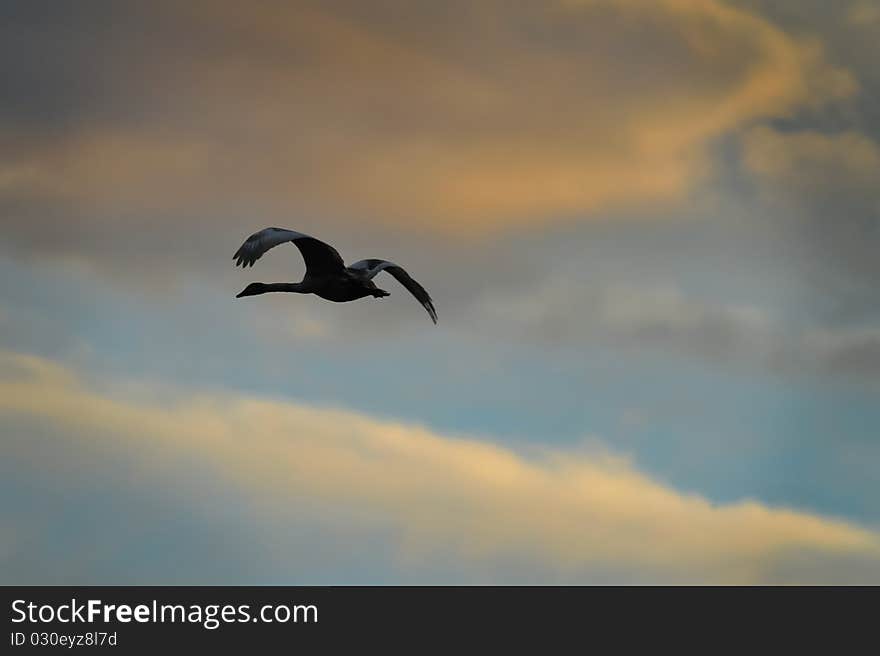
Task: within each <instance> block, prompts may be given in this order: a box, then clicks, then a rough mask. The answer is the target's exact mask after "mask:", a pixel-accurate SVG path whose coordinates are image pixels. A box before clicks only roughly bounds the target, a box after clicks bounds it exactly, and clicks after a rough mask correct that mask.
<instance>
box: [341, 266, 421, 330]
mask: <svg viewBox="0 0 880 656" xmlns="http://www.w3.org/2000/svg"><path fill="white" fill-rule="evenodd" d="M348 268H349V269H351V270H352V271H354V272H356V273H358V274H360V275H361V276H363V277H364V278H366V279H367V280H371V279H372V278H374V277H375V276H376V274H378V273H379V272H380V271H387V272H388V273H390V274H391V275H392V276H394V277H395V278H397V281H398V282H399V283H400V284H401V285H403V286H404V287H406V288H407V289H408V290H409V293H410V294H412V295H413V296H415V297H416V299H417V300H418V301H419V303H421V304H422V305H423V306H424V308H425V309H426V310H427V311H428V314H429V315H430V316H431V321H433V322H434V323H437V310H435V309H434V302H433V301H432V300H431V296H430V294H428V292H427V291H426V290H425V288H424V287H422V286H421V285H420V284H419V283H418V282H416V281H415V280H413V279H412V278H410V275H409V274H408V273H407V272H406V271H405V270H404V268H403V267H401V266H398V265H396V264H395V263H394V262H389V261H388V260H361V261H360V262H355V263H354V264H352V265H351V266H350V267H348Z"/></svg>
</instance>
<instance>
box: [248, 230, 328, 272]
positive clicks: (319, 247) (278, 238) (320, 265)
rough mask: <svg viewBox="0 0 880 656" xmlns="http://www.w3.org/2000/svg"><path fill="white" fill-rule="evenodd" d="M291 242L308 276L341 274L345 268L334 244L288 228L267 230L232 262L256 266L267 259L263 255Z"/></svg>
mask: <svg viewBox="0 0 880 656" xmlns="http://www.w3.org/2000/svg"><path fill="white" fill-rule="evenodd" d="M288 241H292V242H293V243H294V244H295V245H296V247H297V248H298V249H299V251H300V253H302V256H303V259H304V260H305V262H306V273H307V274H312V275H316V274H326V273H339V272H341V271H342V270H343V269H345V263H344V262H343V261H342V257H341V256H340V255H339V253H338V252H336V249H335V248H333V247H332V246H331V245H330V244H325V243H324V242H323V241H320V240H319V239H315V238H314V237H310V236H309V235H304V234H303V233H301V232H294V231H293V230H285V229H284V228H266V229H265V230H260V231H259V232H255V233H254V234H252V235H251V236H250V237H248V238H247V240H246V241H245V242H244V243H243V244H242V245H241V248H239V249H238V250H237V251H235V255H233V256H232V259H234V260H235V265H236V266H239V265H240V266H241V267H242V268H244V267H247V266H254V262H256V261H257V260H259V259H260V258H261V257H263V253H265V252H266V251H268V250H269V249H270V248H274V247H275V246H278V244H283V243H285V242H288Z"/></svg>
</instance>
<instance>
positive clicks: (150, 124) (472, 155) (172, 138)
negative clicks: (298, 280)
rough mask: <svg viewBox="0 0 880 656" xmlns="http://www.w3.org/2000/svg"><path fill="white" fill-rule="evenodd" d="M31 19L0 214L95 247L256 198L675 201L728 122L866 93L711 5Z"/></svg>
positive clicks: (289, 10)
mask: <svg viewBox="0 0 880 656" xmlns="http://www.w3.org/2000/svg"><path fill="white" fill-rule="evenodd" d="M95 11H97V10H95ZM13 13H14V14H15V15H14V18H15V19H17V20H10V21H9V23H8V26H7V27H6V28H5V29H6V32H7V34H6V36H8V37H9V38H8V39H6V45H5V46H4V47H5V48H6V50H7V51H8V52H7V54H8V55H9V56H8V57H6V58H5V63H4V68H9V69H12V70H10V75H13V74H14V76H15V81H16V84H17V85H19V86H21V90H20V93H19V94H18V98H17V101H16V104H15V105H10V107H9V108H8V111H7V112H6V113H5V123H4V122H3V120H4V119H3V116H2V115H0V144H2V145H3V146H4V148H3V150H2V152H3V153H4V155H3V157H2V160H0V200H2V205H3V212H2V214H0V216H2V218H0V221H3V225H4V229H5V230H7V234H8V235H9V236H10V237H11V238H12V239H13V240H15V242H16V244H17V245H19V246H21V247H22V248H23V249H25V250H27V249H40V248H42V249H52V250H62V251H64V250H77V251H78V252H82V251H86V252H87V253H88V255H89V257H95V258H100V257H101V256H102V250H103V251H104V256H106V251H107V246H108V245H113V246H114V247H116V248H120V249H130V250H131V251H135V248H134V246H133V245H132V244H135V243H138V242H137V237H138V236H141V237H142V238H143V240H144V241H142V242H140V243H141V244H144V243H146V244H150V243H152V241H153V240H157V239H158V238H157V237H156V236H155V235H156V234H161V233H162V232H165V231H168V230H172V231H173V232H174V234H175V237H176V239H167V238H166V239H165V240H164V241H165V242H166V248H168V249H174V248H178V246H176V244H177V243H181V244H185V243H188V242H189V240H190V239H199V238H200V239H202V240H204V239H210V238H211V235H210V232H211V230H215V229H216V227H217V226H218V225H224V224H225V225H229V224H232V223H236V222H238V221H240V217H241V216H244V215H246V216H250V217H254V216H276V215H282V214H283V215H290V214H292V213H293V214H296V215H303V214H311V215H316V216H320V217H330V216H333V217H348V218H349V219H350V221H349V222H354V219H353V217H358V222H360V221H362V220H372V221H374V222H375V223H376V224H383V223H384V224H385V225H386V226H391V227H395V228H400V227H403V228H406V229H411V230H415V231H425V230H427V231H430V232H441V233H445V234H452V235H456V236H457V237H461V236H462V235H463V234H480V233H486V232H489V231H499V230H505V229H510V228H522V227H529V226H533V225H540V224H543V223H545V222H547V221H556V220H560V219H562V218H565V217H568V218H569V219H572V218H573V217H575V216H577V217H590V216H595V215H597V214H598V213H607V211H611V210H614V209H618V208H645V207H655V206H657V205H661V206H662V205H669V204H675V203H677V202H679V201H681V200H682V199H683V198H684V197H685V196H686V195H687V194H688V193H689V191H690V190H692V189H693V188H694V186H695V185H696V184H698V183H699V181H700V180H701V179H703V178H704V176H705V175H706V173H707V170H709V169H711V161H710V155H709V151H708V148H709V146H710V144H711V143H712V141H713V140H714V139H716V138H717V137H720V136H722V135H724V134H726V133H728V132H729V131H731V130H734V129H736V128H738V127H740V126H742V125H746V124H749V123H751V122H753V121H756V120H760V119H762V118H767V117H775V116H783V115H788V114H791V113H793V112H797V111H798V110H799V109H800V108H804V107H810V106H814V105H821V104H822V103H825V102H828V101H833V100H835V99H839V98H843V97H847V96H848V95H850V94H851V93H852V92H853V91H854V89H855V82H854V80H853V79H852V77H851V76H850V75H849V74H848V73H847V72H845V71H842V70H839V69H836V68H834V67H833V66H831V65H829V64H828V63H827V62H826V61H825V59H824V57H823V54H822V52H821V48H820V47H819V45H817V44H816V43H815V42H807V41H802V40H799V39H796V38H794V37H791V36H789V35H787V34H785V33H784V32H783V31H781V30H779V29H777V28H775V27H774V26H773V25H772V24H771V23H769V22H767V21H766V20H764V19H763V18H761V17H760V16H759V15H757V14H753V13H750V12H748V11H745V10H743V9H738V8H736V7H733V6H731V5H727V4H725V3H722V2H719V1H715V0H706V1H700V2H696V1H687V0H662V1H659V0H658V1H652V2H648V1H641V0H629V1H627V2H612V1H611V0H591V1H587V2H558V3H554V2H551V3H548V2H525V3H515V4H510V3H502V2H481V3H472V2H464V1H461V2H452V3H445V4H444V11H443V12H442V13H441V12H438V11H437V9H436V7H435V4H434V3H431V2H421V3H401V2H377V3H370V5H369V7H364V6H363V4H362V3H356V2H345V1H334V2H330V3H310V2H298V3H286V2H284V3H282V2H277V3H276V2H270V3H265V4H263V3H261V4H260V5H249V6H248V7H247V8H242V6H241V4H240V3H231V2H211V3H202V2H197V3H188V4H187V6H186V7H182V6H181V5H180V4H179V3H171V2H157V3H151V4H150V5H149V7H148V8H147V7H144V8H140V9H138V11H136V12H131V13H130V15H128V14H126V13H125V12H119V11H113V10H112V8H111V9H110V10H108V13H107V14H106V16H105V19H104V20H103V21H99V20H94V19H95V17H94V16H92V15H91V13H90V12H85V14H84V16H83V17H81V18H77V16H75V15H74V16H71V17H70V21H71V22H70V26H69V29H68V30H67V31H66V32H65V34H64V35H63V38H61V36H60V35H58V34H57V33H56V32H57V30H56V28H54V27H53V25H49V24H47V22H46V21H48V20H49V18H51V17H41V16H39V15H38V14H37V13H36V12H29V11H27V10H26V9H25V8H21V9H20V10H19V11H18V12H13ZM99 13H100V12H99ZM19 14H20V16H19ZM22 34H30V35H31V36H32V37H33V38H30V39H24V38H21V35H22ZM636 43H637V44H638V47H634V44H636ZM38 49H39V50H40V52H41V53H43V54H44V55H45V57H46V59H47V61H48V62H56V63H57V64H58V65H57V66H48V65H47V64H46V62H45V61H43V60H42V59H36V58H34V57H32V56H30V55H31V53H32V52H33V51H35V50H38ZM78 90H81V92H80V93H77V91H78ZM59 107H64V108H66V109H65V110H64V112H65V113H64V114H63V115H60V116H59V115H57V112H58V111H61V110H58V109H57V108H59ZM50 110H51V111H50ZM41 119H42V122H41ZM196 217H198V218H196ZM59 225H64V228H65V229H64V231H63V234H64V236H65V238H62V236H61V235H60V234H59V231H58V230H57V228H58V226H59ZM72 233H75V234H72ZM184 236H186V237H187V238H188V239H184ZM97 245H100V247H101V248H98V247H97ZM141 248H143V246H142V247H141ZM180 248H181V252H184V251H183V249H182V247H180ZM90 249H91V250H90ZM189 250H191V249H189Z"/></svg>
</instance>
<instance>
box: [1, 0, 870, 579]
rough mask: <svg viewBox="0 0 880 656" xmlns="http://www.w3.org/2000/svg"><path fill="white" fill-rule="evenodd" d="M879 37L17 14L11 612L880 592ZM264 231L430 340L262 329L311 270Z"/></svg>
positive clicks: (328, 0)
mask: <svg viewBox="0 0 880 656" xmlns="http://www.w3.org/2000/svg"><path fill="white" fill-rule="evenodd" d="M878 44H880V1H875V0H843V1H842V2H837V3H829V2H825V1H824V0H797V1H795V0H775V1H770V0H613V1H612V0H541V1H538V0H523V1H521V2H501V1H500V0H497V1H496V0H481V1H465V0H450V1H449V2H443V3H438V2H431V1H428V0H416V1H408V2H403V1H401V0H373V1H371V2H369V3H366V2H361V1H359V0H358V1H356V0H322V1H320V2H318V1H315V2H309V1H306V0H296V1H295V2H281V1H280V0H265V1H261V2H255V3H240V2H232V1H231V0H211V1H208V0H205V1H202V0H194V1H192V2H187V3H178V2H171V1H170V0H156V1H154V2H150V3H136V2H118V1H110V0H103V1H101V0H84V1H82V2H78V3H65V4H61V3H53V2H44V1H42V0H27V1H25V0H21V1H18V0H0V77H2V79H3V85H2V86H3V93H2V95H0V228H2V234H3V239H2V241H0V280H2V284H0V437H2V441H0V456H2V457H0V583H5V584H16V583H19V584H20V583H23V584H157V585H159V584H203V585H208V584H214V585H222V584H334V585H339V584H342V585H344V584H449V583H463V584H754V583H767V584H801V583H820V584H826V583H833V584H850V583H880V501H878V500H880V477H878V476H877V474H876V472H877V470H878V466H880V433H878V431H880V403H878V401H880V293H878V282H880V257H878V252H880V251H878V249H880V70H878V69H877V67H876V62H877V60H878V57H880V45H878ZM266 226H280V227H286V228H290V229H294V230H297V231H300V232H305V233H307V234H311V235H314V236H316V237H318V238H319V239H323V240H325V241H327V242H329V243H331V244H333V245H334V246H335V247H336V248H337V249H338V250H339V251H340V253H341V254H342V256H343V258H344V259H345V260H346V262H349V263H351V262H354V261H356V260H360V259H363V258H367V257H379V258H387V259H391V260H394V261H395V262H397V263H399V264H401V265H403V266H404V267H405V268H406V269H407V270H408V271H409V272H410V274H411V275H412V276H413V277H414V278H416V279H417V280H418V281H419V282H421V283H422V284H423V285H424V286H425V287H426V288H427V289H428V290H429V291H430V292H431V295H432V296H433V298H434V301H435V305H436V307H437V311H438V314H439V324H438V325H437V326H436V327H435V326H433V325H432V324H431V322H430V320H429V318H428V316H427V315H426V313H425V312H424V310H423V309H422V308H421V307H419V304H418V303H417V302H416V301H415V300H413V299H412V298H411V297H410V296H409V295H408V294H407V292H406V291H405V290H404V289H403V288H402V287H400V286H399V285H398V284H397V283H396V282H395V281H394V280H393V279H391V278H390V277H388V276H387V274H380V277H379V278H377V280H376V282H377V283H379V285H380V286H381V287H383V288H384V289H387V290H388V291H390V292H391V293H392V295H391V297H389V298H387V299H383V300H381V301H379V300H375V299H372V298H368V299H363V300H360V301H357V302H353V303H348V304H334V303H327V302H325V301H322V300H320V299H318V298H316V297H313V296H300V295H296V296H294V295H282V294H277V295H266V296H258V297H252V298H244V299H236V298H235V294H236V293H238V292H239V291H240V290H241V289H242V288H244V287H245V286H246V285H247V284H248V283H250V282H253V281H262V282H271V281H296V280H299V279H300V277H301V276H302V273H303V271H304V265H303V263H302V260H301V258H300V256H299V253H298V251H297V250H296V249H295V248H294V247H293V246H291V245H285V246H281V247H278V248H276V249H274V250H272V251H271V252H269V253H268V254H267V255H265V256H264V257H263V258H262V259H261V260H260V261H259V262H258V263H257V265H256V266H255V267H254V268H253V269H248V270H247V271H242V270H241V269H237V268H235V267H234V265H233V264H234V263H233V261H232V259H231V257H232V254H233V253H234V252H235V250H236V249H237V248H238V246H239V245H240V244H241V243H242V241H243V240H244V239H245V238H246V237H247V236H248V235H249V234H251V233H253V232H255V231H256V230H259V229H261V228H263V227H266ZM382 276H385V278H387V279H384V278H383V277H382Z"/></svg>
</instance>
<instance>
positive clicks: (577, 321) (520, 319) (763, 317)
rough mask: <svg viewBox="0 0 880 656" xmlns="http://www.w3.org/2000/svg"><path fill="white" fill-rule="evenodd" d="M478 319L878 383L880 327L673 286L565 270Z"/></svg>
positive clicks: (554, 335)
mask: <svg viewBox="0 0 880 656" xmlns="http://www.w3.org/2000/svg"><path fill="white" fill-rule="evenodd" d="M471 313H472V316H474V317H475V318H477V319H478V320H480V321H485V322H486V323H487V324H488V325H492V326H496V327H497V326H504V327H505V328H506V329H507V330H509V331H510V332H511V333H512V334H514V335H516V336H518V337H519V338H525V339H528V340H533V341H538V342H540V343H542V344H548V345H554V346H555V347H563V348H565V347H569V348H570V347H580V346H583V345H585V344H588V343H594V344H596V343H599V344H604V345H607V346H611V347H614V348H618V349H622V350H629V349H633V348H635V349H647V350H652V351H655V352H660V353H674V354H678V355H685V356H690V357H695V358H701V359H704V360H707V361H710V362H715V363H721V364H723V365H725V366H730V365H735V366H750V367H755V366H758V367H763V368H766V369H768V370H770V371H774V372H782V373H794V374H804V373H807V374H814V375H815V374H818V375H833V376H841V377H846V378H854V379H868V380H874V379H876V380H880V328H878V327H877V326H876V324H875V323H872V322H867V323H864V324H859V323H858V322H849V323H848V324H846V325H843V326H834V325H822V324H821V323H820V324H819V325H812V324H810V323H804V322H786V321H785V320H783V319H782V318H781V317H779V316H777V315H775V314H774V313H772V312H770V311H768V310H767V309H765V308H762V307H758V306H754V305H745V304H743V305H737V304H733V303H724V302H720V301H717V300H715V299H712V298H700V297H698V296H696V295H694V294H688V293H686V292H685V291H684V290H683V289H682V288H680V287H678V286H676V285H674V284H661V283H658V284H654V285H645V284H642V285H632V284H622V283H613V284H597V283H590V282H588V281H585V280H581V279H580V278H579V277H578V275H577V273H573V272H572V271H559V272H556V273H555V274H551V275H549V276H547V277H546V278H545V279H544V280H543V281H542V282H540V283H538V284H537V285H535V286H534V287H533V288H531V289H529V290H527V291H526V292H525V293H523V290H517V291H516V293H510V294H498V293H493V294H492V295H490V296H485V297H480V298H478V299H477V301H476V302H475V303H474V304H473V306H472V308H471Z"/></svg>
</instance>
